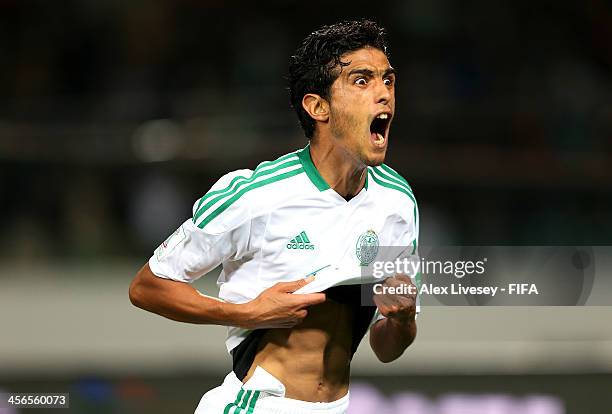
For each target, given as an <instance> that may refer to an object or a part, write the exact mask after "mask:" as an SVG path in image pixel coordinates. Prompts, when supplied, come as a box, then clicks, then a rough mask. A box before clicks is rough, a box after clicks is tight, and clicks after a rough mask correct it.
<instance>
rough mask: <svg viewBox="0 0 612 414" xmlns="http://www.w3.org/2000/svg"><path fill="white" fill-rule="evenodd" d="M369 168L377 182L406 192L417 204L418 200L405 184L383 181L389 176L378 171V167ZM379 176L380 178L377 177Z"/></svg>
mask: <svg viewBox="0 0 612 414" xmlns="http://www.w3.org/2000/svg"><path fill="white" fill-rule="evenodd" d="M369 170H370V171H371V172H372V179H373V180H374V182H375V183H377V184H379V185H382V186H383V187H387V188H391V189H393V190H397V191H399V192H401V193H404V194H406V195H407V196H408V197H410V199H411V200H412V202H413V203H414V204H415V205H416V200H415V199H414V195H413V194H412V192H411V191H409V190H408V189H407V188H406V187H405V186H400V185H397V184H394V183H388V182H386V181H382V178H386V179H388V178H387V176H384V175H383V174H382V173H380V172H379V171H376V168H370V169H369ZM377 176H378V177H379V178H376V177H377Z"/></svg>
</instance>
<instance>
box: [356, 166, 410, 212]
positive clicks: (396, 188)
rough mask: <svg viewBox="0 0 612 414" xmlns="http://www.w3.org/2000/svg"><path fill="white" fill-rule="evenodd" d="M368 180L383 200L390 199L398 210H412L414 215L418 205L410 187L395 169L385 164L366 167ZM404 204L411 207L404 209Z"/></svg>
mask: <svg viewBox="0 0 612 414" xmlns="http://www.w3.org/2000/svg"><path fill="white" fill-rule="evenodd" d="M368 180H370V184H369V185H372V186H373V187H375V188H376V190H377V191H379V192H380V196H381V198H382V199H383V200H385V201H391V202H392V203H393V205H395V206H397V208H398V209H399V211H402V212H406V211H407V210H408V211H410V210H414V215H415V217H416V214H417V210H418V206H417V201H416V197H415V196H414V192H413V191H412V187H411V186H410V184H408V181H407V180H406V179H405V178H404V177H402V175H401V174H399V173H398V172H397V171H395V170H394V169H393V168H391V167H389V166H388V165H386V164H382V165H379V166H376V167H368ZM406 206H408V207H411V208H409V209H406Z"/></svg>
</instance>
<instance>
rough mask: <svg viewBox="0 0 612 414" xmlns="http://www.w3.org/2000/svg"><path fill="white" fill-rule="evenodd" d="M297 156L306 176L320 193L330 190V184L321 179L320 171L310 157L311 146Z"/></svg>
mask: <svg viewBox="0 0 612 414" xmlns="http://www.w3.org/2000/svg"><path fill="white" fill-rule="evenodd" d="M297 155H298V157H299V158H300V161H301V162H302V166H303V167H304V171H305V172H306V175H307V176H308V178H310V181H312V183H313V184H314V185H315V187H317V188H318V189H319V191H325V190H329V184H327V182H326V181H325V180H324V179H323V177H321V174H320V173H319V170H317V167H315V166H314V164H313V163H312V158H311V157H310V144H308V145H306V147H305V148H302V149H301V150H299V151H298V152H297Z"/></svg>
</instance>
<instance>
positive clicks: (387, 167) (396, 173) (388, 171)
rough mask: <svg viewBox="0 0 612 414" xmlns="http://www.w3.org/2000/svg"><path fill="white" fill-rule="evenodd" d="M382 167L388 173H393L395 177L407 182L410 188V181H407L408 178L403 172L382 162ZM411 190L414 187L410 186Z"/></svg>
mask: <svg viewBox="0 0 612 414" xmlns="http://www.w3.org/2000/svg"><path fill="white" fill-rule="evenodd" d="M380 168H382V169H383V170H385V171H386V172H387V173H389V174H391V175H392V176H394V177H395V178H397V179H398V180H400V181H401V182H403V183H404V184H406V185H407V186H408V188H410V184H408V181H406V179H405V178H404V177H402V176H401V174H400V173H398V172H397V171H395V170H394V169H393V168H391V167H389V166H388V165H387V164H382V165H381V166H380ZM410 191H412V188H410Z"/></svg>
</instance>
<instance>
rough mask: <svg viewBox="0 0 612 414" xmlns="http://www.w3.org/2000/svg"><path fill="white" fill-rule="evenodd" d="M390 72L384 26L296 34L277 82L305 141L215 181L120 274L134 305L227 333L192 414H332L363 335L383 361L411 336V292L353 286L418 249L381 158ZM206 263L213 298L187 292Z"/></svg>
mask: <svg viewBox="0 0 612 414" xmlns="http://www.w3.org/2000/svg"><path fill="white" fill-rule="evenodd" d="M395 77H396V75H395V71H394V69H393V68H392V66H391V65H390V64H389V60H388V55H387V47H386V40H385V32H384V29H382V28H381V27H379V26H378V25H376V24H375V23H373V22H371V21H365V20H364V21H352V22H342V23H338V24H334V25H331V26H325V27H323V28H321V29H319V30H317V31H315V32H313V33H311V34H310V35H308V36H307V37H306V39H304V41H303V42H302V43H301V45H300V46H299V47H298V49H297V51H296V53H295V55H294V56H292V58H291V62H290V68H289V82H290V97H291V103H292V105H293V107H294V109H295V111H296V113H297V116H298V118H299V121H300V124H301V126H302V128H303V130H304V133H305V135H306V137H307V138H308V140H309V144H308V145H307V146H306V147H305V148H303V149H301V150H298V151H295V152H292V153H289V154H286V155H283V156H281V157H280V158H277V159H276V160H274V161H267V162H262V163H261V164H259V166H257V167H256V168H255V169H254V170H238V171H234V172H230V173H228V174H226V175H225V176H223V177H221V179H219V181H218V182H217V183H216V184H214V185H213V186H212V188H211V189H210V190H209V191H208V192H207V193H206V194H205V195H204V196H203V197H202V198H200V199H199V200H198V201H196V203H195V204H194V207H193V216H192V217H191V218H189V219H187V220H186V221H185V222H184V223H183V224H182V225H181V226H180V227H179V228H178V230H176V232H174V233H173V234H172V235H171V236H170V237H169V238H168V239H167V240H166V241H164V243H162V245H161V246H159V248H158V249H157V250H156V251H155V253H154V254H153V256H152V257H151V259H150V260H149V262H148V263H147V264H145V265H144V267H143V268H142V269H141V270H140V271H139V272H138V274H137V276H136V277H135V279H134V280H133V282H132V284H131V286H130V299H131V301H132V303H134V304H135V305H136V306H138V307H140V308H143V309H146V310H148V311H151V312H155V313H157V314H160V315H162V316H165V317H167V318H170V319H173V320H177V321H182V322H190V323H198V324H217V325H225V326H228V339H227V341H226V346H227V348H228V350H229V352H230V353H231V356H232V359H233V370H232V372H230V373H229V374H228V375H227V376H226V378H225V380H224V382H223V384H222V385H221V386H219V387H217V388H215V389H213V390H211V391H209V392H207V393H206V394H204V396H203V397H202V399H201V401H200V404H199V405H198V407H197V409H196V413H198V414H203V413H223V414H236V413H240V414H250V413H256V414H257V413H291V414H295V413H309V412H315V411H316V412H317V413H344V412H345V411H346V410H347V406H348V395H349V394H348V389H349V373H350V362H351V359H352V357H353V354H354V353H355V351H356V349H357V346H358V345H359V343H360V341H361V339H362V338H363V336H364V335H365V333H366V332H367V330H368V328H369V332H370V335H369V336H370V346H371V347H372V349H373V351H374V353H375V354H376V356H377V357H378V358H379V359H380V360H381V361H383V362H389V361H393V360H395V359H396V358H398V357H399V356H400V355H401V354H402V353H403V352H404V350H405V349H406V348H407V347H408V346H409V345H410V344H411V343H412V342H413V340H414V338H415V335H416V324H415V315H416V306H415V300H416V298H415V295H410V294H406V295H374V298H373V299H374V303H375V305H376V306H370V307H368V306H361V295H360V289H361V286H360V285H359V284H358V283H359V278H357V279H355V273H357V275H358V274H359V273H358V272H359V269H360V268H361V266H365V265H367V264H369V263H370V262H371V261H372V260H373V259H374V256H375V254H373V253H372V252H374V253H375V252H376V251H377V248H378V246H379V245H380V246H403V247H405V248H406V251H407V252H408V253H410V254H414V253H415V251H416V248H417V240H418V211H417V206H416V202H415V199H414V196H413V194H412V191H411V189H410V186H409V185H408V183H407V182H406V180H404V178H402V177H401V176H400V175H399V174H398V173H397V172H395V171H394V170H393V169H391V168H390V167H388V166H386V165H385V164H383V161H384V159H385V153H386V151H387V144H388V141H389V128H390V126H391V121H392V120H393V116H394V114H395ZM219 264H221V265H222V267H223V270H222V272H221V275H220V276H219V280H218V284H219V286H220V292H219V297H220V299H216V298H212V297H208V296H206V295H203V294H201V293H200V292H198V291H197V290H195V289H194V288H193V287H192V286H191V285H190V283H191V282H193V281H194V280H196V279H197V278H199V277H201V276H202V275H204V274H206V273H208V272H209V271H211V270H213V269H214V268H215V267H217V266H218V265H219ZM308 275H314V276H308ZM305 276H308V277H305ZM351 280H352V282H350V281H351ZM355 280H357V281H355ZM351 283H354V284H351ZM384 284H385V285H388V286H399V285H410V284H411V280H410V278H409V277H407V276H405V275H397V276H395V277H392V278H388V279H386V280H385V281H384ZM296 291H298V292H297V293H294V292H296ZM302 292H310V293H302Z"/></svg>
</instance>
